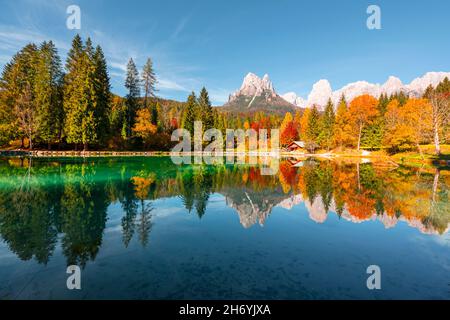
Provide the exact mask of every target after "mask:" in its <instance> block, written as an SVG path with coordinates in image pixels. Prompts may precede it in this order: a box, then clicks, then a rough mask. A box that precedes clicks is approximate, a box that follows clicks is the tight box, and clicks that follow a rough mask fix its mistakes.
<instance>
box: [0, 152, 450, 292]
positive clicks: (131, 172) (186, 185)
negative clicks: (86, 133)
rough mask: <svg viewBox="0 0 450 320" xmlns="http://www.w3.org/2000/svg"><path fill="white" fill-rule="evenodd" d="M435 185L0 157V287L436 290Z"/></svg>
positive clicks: (447, 253) (307, 171) (136, 162)
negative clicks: (73, 279) (76, 278)
mask: <svg viewBox="0 0 450 320" xmlns="http://www.w3.org/2000/svg"><path fill="white" fill-rule="evenodd" d="M449 191H450V172H449V171H446V170H438V169H436V168H425V167H424V168H406V167H386V166H384V165H380V164H372V163H361V164H360V163H355V161H325V160H321V161H319V160H317V159H316V160H314V159H306V160H304V161H294V160H293V159H281V160H280V161H279V164H278V170H277V171H276V172H275V174H273V175H265V174H263V171H262V170H261V165H259V164H254V165H250V164H224V163H216V164H192V165H187V164H182V165H175V164H174V163H173V162H172V160H171V158H170V157H122V158H33V159H28V158H7V157H3V158H0V298H1V299H450V236H449V232H448V230H449V223H450V202H449V200H450V192H449ZM69 265H77V266H79V267H80V269H81V290H69V289H68V288H67V286H66V281H67V278H68V277H69V276H70V274H68V273H66V269H67V266H69ZM371 265H376V266H378V267H379V268H380V272H381V273H380V283H381V289H379V290H377V289H375V290H369V289H368V287H367V279H368V278H369V277H370V276H371V274H368V273H367V268H368V267H369V266H371Z"/></svg>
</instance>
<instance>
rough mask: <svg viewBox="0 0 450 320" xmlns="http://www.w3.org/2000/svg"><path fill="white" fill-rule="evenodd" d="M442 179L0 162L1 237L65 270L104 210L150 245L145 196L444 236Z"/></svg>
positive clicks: (355, 171)
mask: <svg viewBox="0 0 450 320" xmlns="http://www.w3.org/2000/svg"><path fill="white" fill-rule="evenodd" d="M449 186H450V174H449V172H448V171H440V170H438V169H434V168H432V169H423V168H422V169H419V168H414V169H411V168H402V167H400V168H395V169H393V168H386V167H383V166H378V165H373V164H359V163H358V164H351V163H346V162H335V161H317V160H306V161H304V162H297V163H295V162H293V161H289V160H282V161H280V164H279V170H278V173H277V175H272V176H270V175H263V174H261V170H259V168H258V166H248V165H226V164H220V165H184V166H176V165H174V164H173V163H172V162H171V160H170V158H167V157H159V158H128V159H120V158H116V159H72V160H68V159H59V160H55V159H35V160H30V159H18V158H3V159H1V160H0V235H1V237H2V238H3V240H4V241H5V243H6V244H7V245H8V247H9V249H10V250H11V251H12V252H14V253H15V254H16V255H17V256H18V257H19V258H20V259H22V260H29V259H32V258H34V259H35V260H36V261H38V262H39V263H42V264H47V263H48V262H49V260H50V258H51V256H52V254H53V253H54V251H55V247H57V243H58V241H60V243H61V248H62V251H63V254H64V256H65V257H66V260H67V264H78V265H81V266H84V265H86V263H87V262H88V261H89V260H94V259H95V258H96V256H97V254H98V252H99V250H100V248H101V245H102V238H103V233H104V230H105V226H106V221H107V217H108V208H109V206H110V205H111V204H119V203H120V206H121V208H122V210H123V216H122V219H121V228H122V240H123V245H124V246H125V247H128V245H129V244H130V241H131V240H132V239H133V238H136V239H137V240H138V241H139V242H140V243H141V245H142V246H147V245H148V244H149V242H151V232H152V229H153V218H154V214H156V213H157V211H158V208H157V207H155V205H154V200H156V199H160V198H167V197H180V198H181V200H182V204H183V206H184V207H185V208H186V211H187V212H188V213H189V214H197V215H198V217H199V218H202V217H203V216H204V215H206V214H212V213H208V201H209V199H210V196H211V195H212V194H213V193H218V194H221V195H222V196H224V197H225V202H226V204H227V206H229V207H232V208H234V209H235V211H236V212H237V213H238V215H239V219H240V222H241V224H242V226H243V227H245V228H249V227H251V226H253V225H254V224H256V223H259V224H264V223H265V220H266V218H267V217H268V216H269V215H270V214H271V212H272V210H273V208H274V207H275V206H279V207H283V208H285V209H292V208H294V207H295V206H297V205H304V206H305V207H306V209H307V211H308V212H309V216H310V218H311V219H312V220H314V221H316V222H318V223H323V222H325V221H326V220H327V217H328V215H329V214H337V215H338V216H339V217H340V218H342V219H345V220H348V221H352V222H358V223H359V222H363V221H366V220H375V219H377V220H379V221H381V222H382V223H383V224H384V225H385V226H386V227H393V226H395V225H396V224H397V223H398V222H399V221H405V222H407V223H408V224H409V225H410V226H411V227H414V228H417V229H418V230H420V231H421V232H423V233H429V234H443V233H446V232H447V230H448V226H449V222H450V205H449V197H450V195H449Z"/></svg>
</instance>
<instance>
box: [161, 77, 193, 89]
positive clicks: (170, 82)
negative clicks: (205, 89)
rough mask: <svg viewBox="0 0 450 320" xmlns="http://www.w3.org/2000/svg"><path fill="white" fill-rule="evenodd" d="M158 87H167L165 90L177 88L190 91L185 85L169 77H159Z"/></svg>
mask: <svg viewBox="0 0 450 320" xmlns="http://www.w3.org/2000/svg"><path fill="white" fill-rule="evenodd" d="M156 86H157V89H158V90H161V89H165V90H175V91H184V92H189V91H190V90H189V89H187V88H186V87H184V86H183V85H181V84H179V83H177V82H175V81H173V80H169V79H159V80H158V83H157V85H156Z"/></svg>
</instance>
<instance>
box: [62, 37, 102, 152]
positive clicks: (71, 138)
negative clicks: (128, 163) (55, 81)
mask: <svg viewBox="0 0 450 320" xmlns="http://www.w3.org/2000/svg"><path fill="white" fill-rule="evenodd" d="M87 44H88V45H87V46H86V47H84V46H83V42H82V40H81V37H80V36H79V35H77V36H75V38H74V39H73V41H72V48H71V50H70V51H69V54H68V58H67V62H66V69H67V74H66V76H65V78H64V82H65V84H64V112H65V125H64V129H65V133H66V140H67V142H68V143H74V144H75V147H76V146H77V144H78V143H82V144H83V146H84V150H87V148H88V145H89V144H91V143H95V142H97V139H98V135H97V126H98V123H97V119H96V112H97V111H96V109H97V92H96V66H95V63H94V60H93V51H92V44H91V43H90V40H89V39H88V43H87Z"/></svg>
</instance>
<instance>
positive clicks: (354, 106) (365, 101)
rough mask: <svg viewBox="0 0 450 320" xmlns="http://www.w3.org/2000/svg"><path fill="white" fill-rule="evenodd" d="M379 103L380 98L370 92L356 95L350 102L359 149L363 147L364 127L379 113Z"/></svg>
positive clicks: (350, 113)
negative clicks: (369, 93)
mask: <svg viewBox="0 0 450 320" xmlns="http://www.w3.org/2000/svg"><path fill="white" fill-rule="evenodd" d="M377 104H378V100H377V99H375V98H374V97H372V96H370V95H368V94H364V95H362V96H359V97H356V98H355V99H353V101H352V102H351V103H350V107H349V116H350V120H351V122H352V124H353V133H354V134H355V135H356V136H357V137H358V143H357V149H358V151H359V150H360V147H361V135H362V132H363V129H364V128H365V126H367V125H369V124H370V123H372V121H373V120H374V119H375V117H376V116H377V115H378V110H377Z"/></svg>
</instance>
